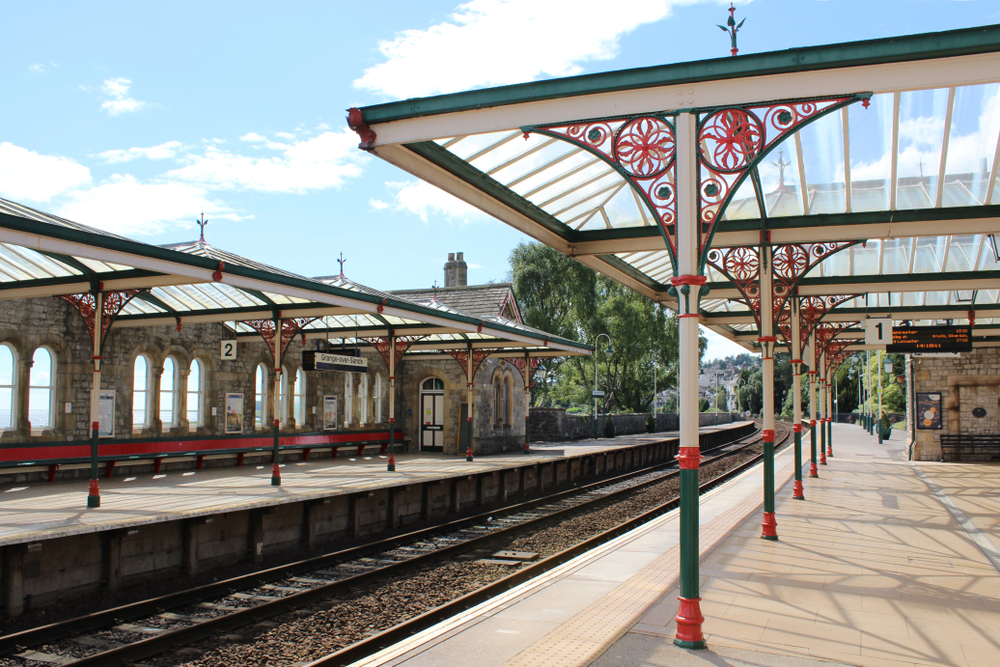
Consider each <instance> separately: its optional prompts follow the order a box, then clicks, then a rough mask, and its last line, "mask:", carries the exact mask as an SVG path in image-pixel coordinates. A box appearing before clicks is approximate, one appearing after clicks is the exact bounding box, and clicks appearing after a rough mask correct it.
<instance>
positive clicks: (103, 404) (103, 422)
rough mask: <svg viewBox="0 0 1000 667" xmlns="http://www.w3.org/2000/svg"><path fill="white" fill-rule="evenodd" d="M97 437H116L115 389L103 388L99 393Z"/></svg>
mask: <svg viewBox="0 0 1000 667" xmlns="http://www.w3.org/2000/svg"><path fill="white" fill-rule="evenodd" d="M97 423H98V427H97V437H99V438H113V437H115V390H114V389H102V390H101V391H100V392H98V395H97Z"/></svg>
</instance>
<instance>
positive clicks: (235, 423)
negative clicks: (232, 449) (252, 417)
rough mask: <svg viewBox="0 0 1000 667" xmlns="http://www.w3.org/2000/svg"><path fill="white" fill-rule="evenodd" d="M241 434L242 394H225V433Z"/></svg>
mask: <svg viewBox="0 0 1000 667" xmlns="http://www.w3.org/2000/svg"><path fill="white" fill-rule="evenodd" d="M242 432H243V394H226V433H242Z"/></svg>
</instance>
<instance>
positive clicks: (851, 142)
mask: <svg viewBox="0 0 1000 667" xmlns="http://www.w3.org/2000/svg"><path fill="white" fill-rule="evenodd" d="M892 98H893V96H892V94H883V95H874V96H873V97H872V99H871V104H870V106H869V108H867V109H865V108H864V107H863V106H862V105H860V104H852V105H850V106H849V107H847V132H848V150H849V152H850V162H851V210H852V211H885V210H887V209H888V208H889V188H888V185H887V184H888V183H889V179H890V177H891V174H892V127H893V123H894V119H893V111H892V109H893V99H892Z"/></svg>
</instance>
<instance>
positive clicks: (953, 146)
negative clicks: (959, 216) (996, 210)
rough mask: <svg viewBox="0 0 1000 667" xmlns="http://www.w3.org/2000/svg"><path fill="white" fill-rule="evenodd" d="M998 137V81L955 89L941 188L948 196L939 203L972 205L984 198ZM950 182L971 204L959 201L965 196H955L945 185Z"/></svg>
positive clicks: (981, 201)
mask: <svg viewBox="0 0 1000 667" xmlns="http://www.w3.org/2000/svg"><path fill="white" fill-rule="evenodd" d="M998 138H1000V84H996V83H992V84H988V85H979V86H962V87H960V88H957V89H956V90H955V108H954V111H953V113H952V119H951V134H950V137H949V143H948V155H947V162H946V165H945V175H946V180H947V181H948V182H947V183H946V185H945V191H946V194H950V195H951V196H947V197H945V198H944V200H943V201H942V205H943V206H974V205H977V204H981V203H983V202H984V201H985V199H986V186H987V184H988V183H989V176H990V170H991V169H992V168H993V160H994V157H995V155H996V150H995V148H996V145H997V141H998ZM953 181H954V182H957V183H961V184H962V185H963V186H964V188H963V189H964V190H966V191H967V193H968V199H972V200H974V203H971V202H970V203H961V202H962V201H963V200H966V198H964V197H961V196H958V194H957V193H956V192H955V191H956V190H957V189H958V188H954V187H951V188H949V187H948V186H949V185H951V184H952V182H953ZM966 201H967V200H966Z"/></svg>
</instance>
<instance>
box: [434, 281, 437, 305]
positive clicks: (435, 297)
mask: <svg viewBox="0 0 1000 667" xmlns="http://www.w3.org/2000/svg"><path fill="white" fill-rule="evenodd" d="M437 300H438V281H436V280H435V281H434V302H435V303H437Z"/></svg>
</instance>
